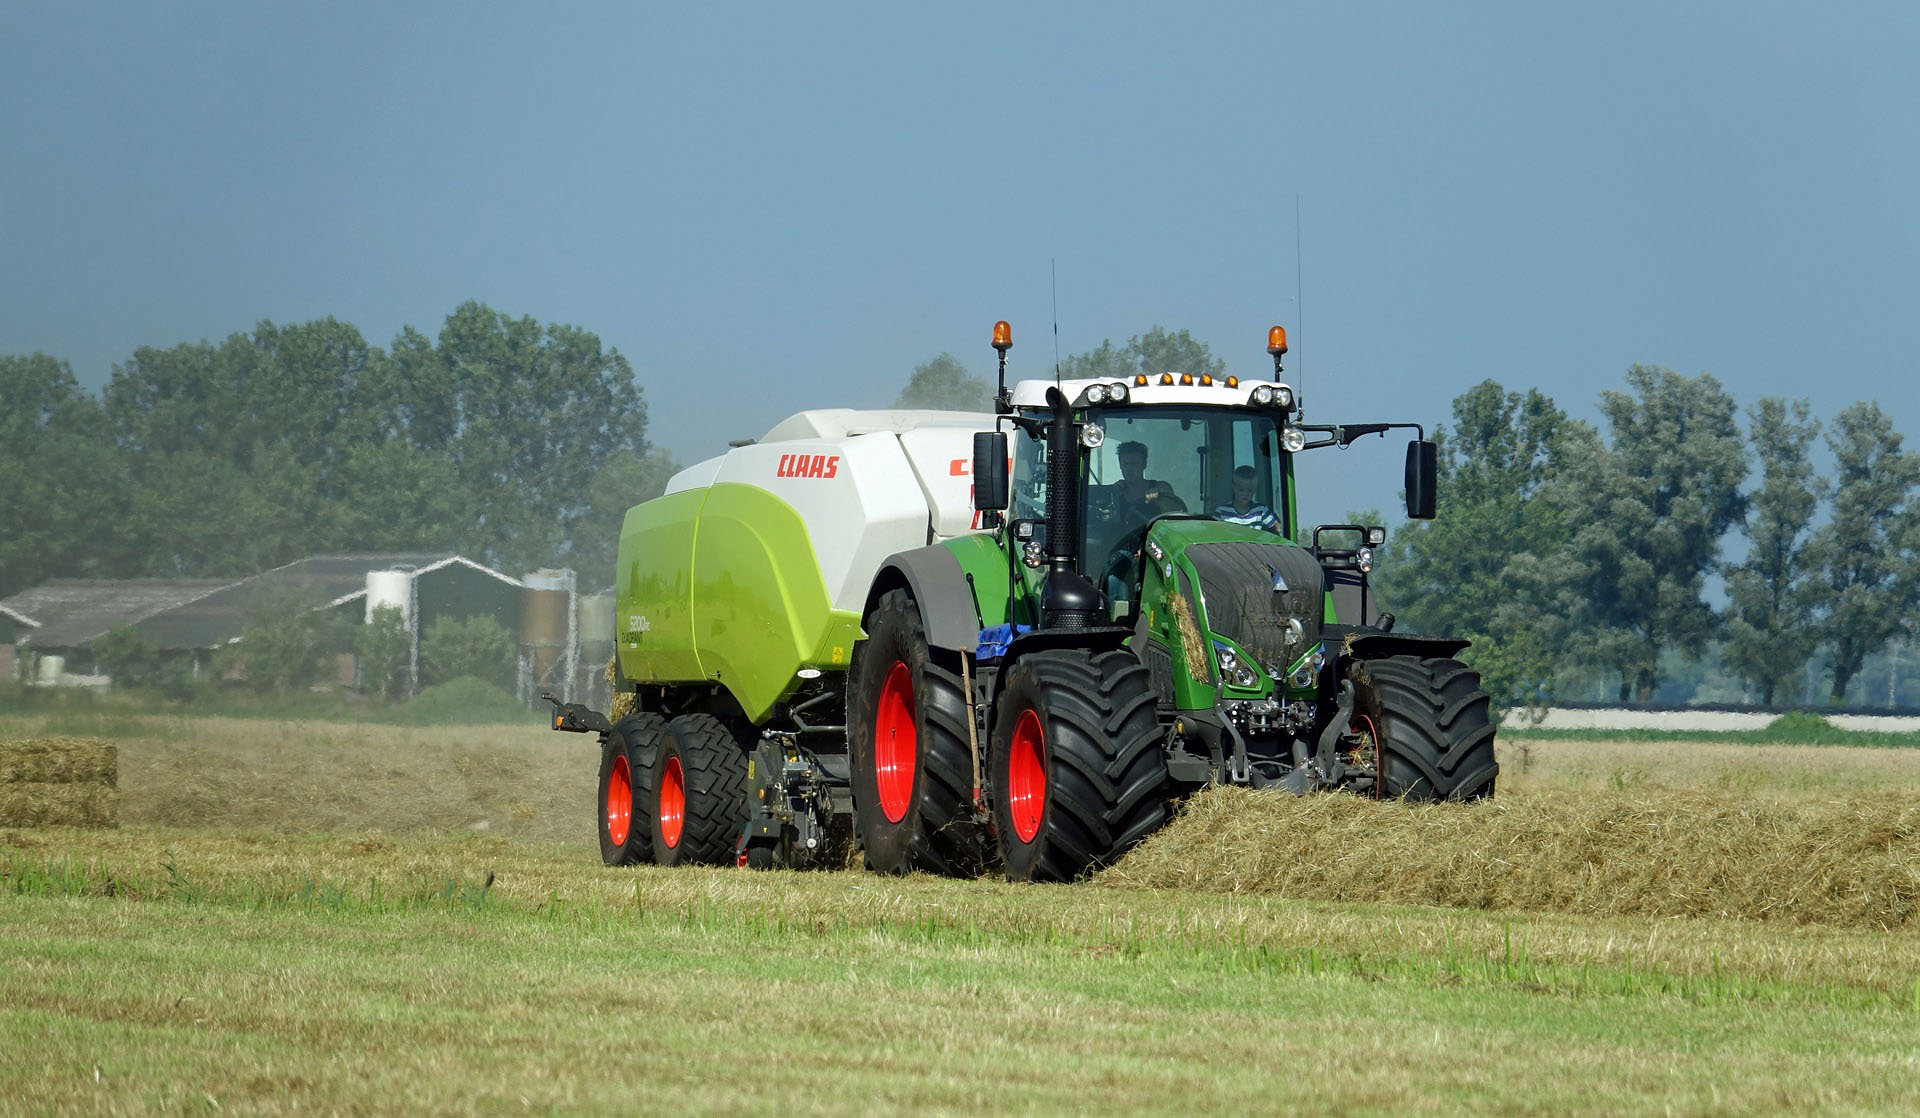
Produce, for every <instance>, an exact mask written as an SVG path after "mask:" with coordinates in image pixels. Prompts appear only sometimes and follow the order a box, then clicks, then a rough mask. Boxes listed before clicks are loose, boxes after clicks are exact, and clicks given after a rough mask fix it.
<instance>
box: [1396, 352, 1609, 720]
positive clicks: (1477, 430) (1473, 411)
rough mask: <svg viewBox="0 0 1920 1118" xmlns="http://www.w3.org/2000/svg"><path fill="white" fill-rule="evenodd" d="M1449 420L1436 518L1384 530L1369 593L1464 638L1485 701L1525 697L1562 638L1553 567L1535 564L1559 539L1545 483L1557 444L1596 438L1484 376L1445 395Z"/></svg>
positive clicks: (1555, 410)
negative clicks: (1449, 398)
mask: <svg viewBox="0 0 1920 1118" xmlns="http://www.w3.org/2000/svg"><path fill="white" fill-rule="evenodd" d="M1453 417H1454V421H1453V424H1452V426H1451V427H1445V426H1443V427H1440V428H1438V429H1437V430H1436V432H1435V435H1434V438H1435V441H1436V442H1438V443H1439V444H1440V447H1439V455H1438V457H1439V504H1438V516H1437V518H1436V519H1434V520H1429V521H1413V522H1411V523H1409V524H1406V525H1404V526H1403V527H1401V528H1400V529H1399V530H1397V531H1396V532H1395V533H1394V537H1393V543H1392V545H1391V547H1390V549H1389V552H1388V554H1387V556H1386V557H1385V561H1384V562H1383V563H1382V564H1381V568H1380V577H1379V580H1378V586H1379V596H1380V601H1381V603H1382V604H1383V607H1384V608H1386V609H1388V610H1391V611H1393V612H1394V613H1395V614H1396V615H1398V616H1399V617H1400V618H1401V619H1403V620H1404V621H1405V622H1406V623H1407V624H1408V627H1410V628H1413V629H1417V630H1421V631H1425V632H1431V633H1443V634H1449V635H1459V636H1470V637H1472V638H1473V640H1474V648H1473V650H1472V651H1471V652H1469V653H1468V658H1469V659H1470V660H1472V661H1473V662H1474V663H1475V664H1476V665H1477V666H1479V667H1481V668H1482V670H1483V672H1485V673H1486V675H1487V681H1488V685H1489V687H1490V688H1491V689H1493V690H1494V691H1496V692H1497V693H1496V694H1495V699H1496V701H1498V702H1500V703H1502V704H1505V705H1513V704H1517V703H1522V702H1528V701H1534V700H1537V699H1539V698H1541V697H1542V696H1543V694H1544V693H1545V692H1546V691H1547V690H1548V689H1549V688H1550V686H1551V683H1552V681H1553V677H1554V675H1555V672H1556V669H1557V668H1558V667H1559V666H1560V661H1561V658H1560V657H1558V656H1555V655H1554V654H1553V650H1554V649H1555V648H1557V647H1560V646H1561V645H1562V644H1563V643H1564V639H1565V634H1564V632H1563V626H1562V625H1561V624H1559V623H1558V619H1559V618H1562V617H1564V611H1563V610H1562V609H1560V608H1559V606H1558V603H1557V600H1556V597H1557V596H1556V584H1555V581H1554V579H1553V578H1552V577H1551V575H1552V573H1553V572H1554V571H1555V569H1556V566H1555V564H1553V563H1551V562H1541V561H1540V558H1541V557H1542V556H1555V555H1558V554H1559V552H1560V551H1561V550H1562V549H1563V548H1564V547H1565V545H1566V543H1567V541H1568V538H1569V535H1568V529H1567V521H1566V518H1565V515H1564V512H1563V509H1562V506H1561V503H1560V502H1559V501H1558V500H1557V499H1555V497H1554V490H1553V488H1552V486H1551V483H1552V482H1553V481H1554V479H1555V478H1556V477H1557V476H1558V473H1559V471H1560V470H1561V469H1562V468H1563V463H1564V460H1565V458H1566V452H1565V451H1566V448H1567V447H1568V446H1569V445H1590V444H1592V443H1593V442H1594V441H1595V435H1594V433H1593V430H1592V428H1590V427H1588V426H1587V425H1586V424H1584V423H1581V422H1579V421H1577V420H1570V419H1568V418H1567V414H1566V413H1565V412H1564V411H1562V410H1561V409H1560V408H1559V407H1557V406H1556V405H1555V404H1554V402H1553V401H1552V400H1551V399H1549V398H1548V397H1546V396H1544V395H1542V394H1541V393H1540V392H1538V391H1535V390H1529V391H1527V392H1525V393H1519V392H1508V391H1506V390H1505V389H1503V388H1502V387H1501V386H1500V385H1499V384H1497V383H1495V382H1494V381H1491V380H1489V381H1483V382H1482V383H1480V384H1478V385H1475V386H1474V387H1473V388H1471V389H1468V390H1467V391H1466V392H1464V393H1462V394H1461V395H1459V396H1458V397H1455V399H1454V401H1453ZM1496 666H1497V668H1496Z"/></svg>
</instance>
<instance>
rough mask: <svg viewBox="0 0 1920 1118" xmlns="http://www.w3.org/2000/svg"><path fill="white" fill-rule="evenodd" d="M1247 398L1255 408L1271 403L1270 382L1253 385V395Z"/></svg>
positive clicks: (1271, 389)
mask: <svg viewBox="0 0 1920 1118" xmlns="http://www.w3.org/2000/svg"><path fill="white" fill-rule="evenodd" d="M1248 400H1249V401H1250V402H1251V403H1252V404H1253V406H1254V407H1256V408H1264V407H1266V406H1267V405H1269V404H1271V403H1273V386H1272V385H1271V384H1256V385H1254V386H1253V395H1251V396H1249V397H1248Z"/></svg>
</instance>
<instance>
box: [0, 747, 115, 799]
mask: <svg viewBox="0 0 1920 1118" xmlns="http://www.w3.org/2000/svg"><path fill="white" fill-rule="evenodd" d="M119 767H120V766H119V751H118V749H116V748H115V747H114V746H111V745H108V744H107V743H106V742H104V741H101V740H99V739H98V738H28V739H23V740H18V741H0V784H104V785H107V786H108V787H113V786H114V785H115V784H117V783H119Z"/></svg>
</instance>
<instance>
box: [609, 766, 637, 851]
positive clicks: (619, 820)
mask: <svg viewBox="0 0 1920 1118" xmlns="http://www.w3.org/2000/svg"><path fill="white" fill-rule="evenodd" d="M632 827H633V773H632V772H631V771H630V770H629V769H628V768H627V759H626V758H625V757H615V758H614V759H613V768H611V769H609V770H608V771H607V839H608V841H610V842H612V843H613V845H615V846H625V845H626V844H627V832H628V831H629V830H630V829H632Z"/></svg>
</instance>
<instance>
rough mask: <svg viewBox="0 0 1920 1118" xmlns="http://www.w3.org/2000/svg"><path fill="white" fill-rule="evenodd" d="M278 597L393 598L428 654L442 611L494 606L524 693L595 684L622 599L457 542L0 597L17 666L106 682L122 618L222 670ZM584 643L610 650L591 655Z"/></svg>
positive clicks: (80, 583)
mask: <svg viewBox="0 0 1920 1118" xmlns="http://www.w3.org/2000/svg"><path fill="white" fill-rule="evenodd" d="M267 601H271V602H274V603H276V604H279V605H280V606H281V607H282V608H285V607H286V606H287V605H292V606H294V607H296V608H298V607H301V606H304V608H307V609H315V610H322V609H325V610H335V611H338V612H339V613H341V614H342V615H343V616H344V617H346V618H347V619H348V620H349V621H351V622H354V623H361V622H364V621H365V620H367V619H368V618H369V617H370V616H371V615H372V613H373V611H374V610H375V609H376V608H378V607H380V606H393V607H395V608H397V609H399V611H400V613H401V616H402V617H403V618H404V619H405V622H406V625H407V628H408V631H409V632H410V633H411V634H412V636H413V639H414V657H415V662H416V664H417V657H418V649H419V637H420V634H421V633H422V632H423V631H424V629H425V627H426V626H429V625H431V624H432V623H433V622H434V621H435V620H436V619H438V618H441V617H450V618H454V619H465V618H469V617H473V616H476V615H484V616H488V617H492V618H493V619H494V620H495V621H497V622H499V623H500V625H501V627H502V628H504V629H505V630H506V631H507V632H508V633H511V634H514V636H515V638H516V640H517V641H518V643H519V645H520V679H519V687H518V690H519V691H520V693H521V696H522V697H523V698H533V697H536V696H537V695H538V693H539V692H540V691H541V690H549V689H550V690H553V691H555V692H556V693H561V692H564V693H568V694H571V693H573V692H574V691H575V690H576V689H590V683H589V682H588V681H589V680H591V679H592V677H593V676H594V674H595V672H596V670H597V664H598V663H604V662H605V659H606V657H607V656H608V655H610V654H611V648H612V632H611V626H612V613H613V611H612V604H611V601H610V600H609V599H608V598H607V597H604V596H602V595H594V596H592V597H589V598H586V599H584V600H583V599H581V598H580V597H579V595H577V594H576V593H575V590H574V578H573V572H571V571H536V572H533V573H532V574H529V575H527V576H525V577H524V578H514V577H513V576H511V575H507V574H503V573H501V572H499V571H496V570H493V569H491V568H489V567H486V566H484V565H482V564H480V563H476V562H474V561H473V560H471V559H467V558H465V557H463V556H460V555H456V554H452V553H445V552H440V553H411V552H403V553H385V554H365V555H318V556H312V557H309V558H306V559H302V560H299V561H297V562H294V563H289V564H287V565H286V566H283V567H276V568H275V569H273V570H271V571H266V572H263V573H261V574H258V575H254V576H252V577H250V578H245V579H55V580H53V581H50V582H47V583H44V584H42V585H40V586H36V587H34V588H33V589H31V590H26V591H23V592H21V593H19V594H16V595H14V596H12V597H10V598H6V599H4V600H0V625H4V626H5V627H6V628H5V630H0V638H6V640H7V644H6V648H7V650H8V654H10V656H11V659H12V661H13V663H12V664H10V665H9V666H8V671H7V676H6V677H10V678H19V679H22V680H25V681H28V682H33V683H39V684H46V685H69V686H105V685H106V684H107V683H108V682H109V681H108V680H107V678H106V677H105V676H104V675H102V674H101V672H100V669H99V665H98V663H97V660H96V657H95V654H94V648H93V646H94V642H96V641H98V640H99V639H100V638H101V637H103V636H105V635H106V634H107V633H108V632H109V631H110V630H112V629H113V627H114V626H116V625H127V626H130V627H131V628H133V629H134V630H136V631H137V632H139V633H140V634H141V635H143V636H145V637H146V638H147V639H148V640H149V641H151V642H152V644H153V645H154V647H155V648H157V649H158V650H159V651H160V654H161V655H162V656H163V657H178V658H182V659H185V660H187V661H189V662H190V663H191V665H192V667H193V674H194V675H195V676H196V677H198V676H200V675H203V674H205V673H207V672H209V671H211V669H212V664H213V654H214V652H215V651H216V650H217V649H219V648H221V647H224V646H225V645H228V644H232V643H234V642H237V641H239V640H240V639H241V636H242V633H243V632H244V630H245V628H246V625H247V621H248V615H249V610H250V608H252V607H254V605H255V604H256V603H261V602H267ZM601 611H603V612H605V614H606V618H605V620H604V622H603V621H602V620H601V619H600V618H599V617H598V612H601ZM602 629H604V630H606V632H605V633H604V635H603V634H602V633H601V630H602ZM7 630H10V631H7ZM602 646H604V647H602ZM583 652H586V653H591V654H597V655H598V656H599V657H600V659H599V661H598V662H591V661H583V659H582V654H583ZM352 681H353V665H352V662H351V657H343V661H342V664H341V671H340V682H341V683H342V684H350V683H352Z"/></svg>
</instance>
